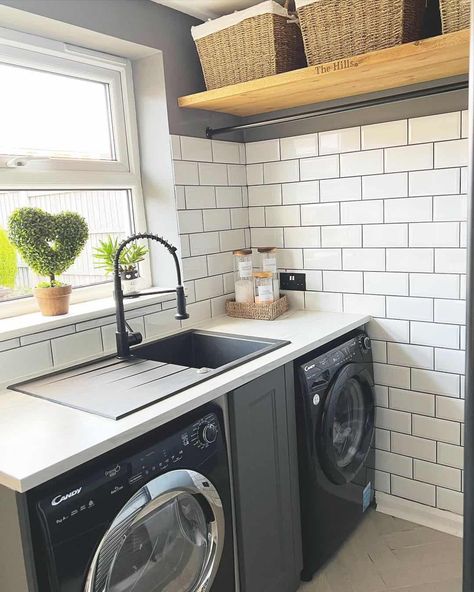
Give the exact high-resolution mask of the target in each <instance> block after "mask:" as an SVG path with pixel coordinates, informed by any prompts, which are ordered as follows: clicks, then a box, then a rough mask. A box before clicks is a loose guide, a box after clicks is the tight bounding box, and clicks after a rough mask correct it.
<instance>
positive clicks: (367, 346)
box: [362, 337, 372, 352]
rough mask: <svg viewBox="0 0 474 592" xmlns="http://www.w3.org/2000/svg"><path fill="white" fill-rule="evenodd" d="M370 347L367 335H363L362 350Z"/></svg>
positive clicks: (365, 350) (368, 349)
mask: <svg viewBox="0 0 474 592" xmlns="http://www.w3.org/2000/svg"><path fill="white" fill-rule="evenodd" d="M371 348H372V344H371V343H370V338H369V337H364V338H363V339H362V351H364V352H368V351H370V349H371Z"/></svg>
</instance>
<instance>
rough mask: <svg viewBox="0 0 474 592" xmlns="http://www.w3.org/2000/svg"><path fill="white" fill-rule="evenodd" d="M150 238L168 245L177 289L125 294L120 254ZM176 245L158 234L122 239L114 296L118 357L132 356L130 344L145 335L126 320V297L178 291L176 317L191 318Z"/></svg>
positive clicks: (138, 235) (116, 265) (181, 318)
mask: <svg viewBox="0 0 474 592" xmlns="http://www.w3.org/2000/svg"><path fill="white" fill-rule="evenodd" d="M142 238H145V239H149V240H154V241H157V242H158V243H160V244H162V245H163V246H164V247H166V248H167V249H168V251H169V253H170V254H171V256H172V257H173V259H174V263H175V266H176V279H177V284H178V285H177V287H176V289H175V290H156V291H154V292H143V293H140V292H134V293H132V294H124V293H123V291H122V279H121V277H120V255H121V253H122V251H123V249H124V248H125V247H126V246H127V245H128V244H129V243H131V242H133V241H136V240H139V239H142ZM176 251H177V249H176V247H174V246H173V245H171V244H170V243H169V242H168V241H166V240H165V239H164V238H161V237H160V236H157V235H156V234H149V233H147V232H145V233H138V234H133V235H132V236H129V237H128V238H126V239H125V240H124V241H122V242H121V243H120V245H119V247H118V249H117V252H116V253H115V258H114V298H115V317H116V321H117V331H116V332H115V339H116V342H117V357H118V358H120V359H124V358H129V357H130V346H132V345H138V344H139V343H141V342H142V340H143V336H142V334H141V333H139V332H138V331H132V329H131V328H130V325H129V324H128V323H127V321H126V320H125V310H124V307H123V301H124V299H125V298H139V297H140V296H149V295H150V294H173V293H176V314H175V319H176V320H178V321H182V320H184V319H188V318H189V314H188V313H187V312H186V296H185V294H184V287H183V285H182V281H181V269H180V267H179V261H178V256H177V255H176Z"/></svg>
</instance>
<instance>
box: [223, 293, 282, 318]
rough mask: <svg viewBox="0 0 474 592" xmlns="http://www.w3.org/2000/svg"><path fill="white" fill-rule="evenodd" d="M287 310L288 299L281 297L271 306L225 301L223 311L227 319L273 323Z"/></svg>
mask: <svg viewBox="0 0 474 592" xmlns="http://www.w3.org/2000/svg"><path fill="white" fill-rule="evenodd" d="M287 310H288V298H287V297H286V296H282V297H281V298H279V299H278V300H275V302H272V303H271V304H255V303H253V304H241V303H239V302H235V300H227V302H226V303H225V311H226V313H227V315H228V316H229V317H236V318H238V319H256V320H259V321H273V320H274V319H276V318H277V317H279V316H280V315H282V314H283V313H284V312H286V311H287Z"/></svg>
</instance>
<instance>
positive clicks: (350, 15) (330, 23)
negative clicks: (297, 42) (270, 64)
mask: <svg viewBox="0 0 474 592" xmlns="http://www.w3.org/2000/svg"><path fill="white" fill-rule="evenodd" d="M425 1H426V0H314V1H312V0H296V9H297V13H298V18H299V20H300V25H301V31H302V33H303V40H304V47H305V52H306V59H307V60H308V64H309V65H310V66H315V65H317V64H321V63H325V62H331V61H334V60H339V59H343V58H347V57H349V56H354V55H360V54H364V53H368V52H370V51H376V50H379V49H385V48H387V47H393V46H394V45H399V44H401V43H408V42H410V41H416V40H418V39H420V38H421V36H422V33H423V17H424V12H425Z"/></svg>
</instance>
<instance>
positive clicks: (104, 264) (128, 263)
mask: <svg viewBox="0 0 474 592" xmlns="http://www.w3.org/2000/svg"><path fill="white" fill-rule="evenodd" d="M119 245H120V242H119V240H118V238H114V237H112V236H109V237H108V238H107V240H105V241H99V246H98V247H96V248H95V249H94V259H95V260H96V263H95V267H96V268H97V269H103V270H104V271H105V273H106V274H110V273H112V272H113V271H114V259H115V254H116V253H117V250H118V248H119ZM147 254H148V249H147V248H146V247H145V246H143V245H140V244H138V243H131V244H130V245H128V246H126V247H125V248H124V249H123V251H122V252H121V253H120V261H119V271H121V272H123V271H127V272H131V271H134V270H135V269H136V268H137V265H138V264H139V263H141V262H142V261H143V260H144V259H145V256H146V255H147Z"/></svg>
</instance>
